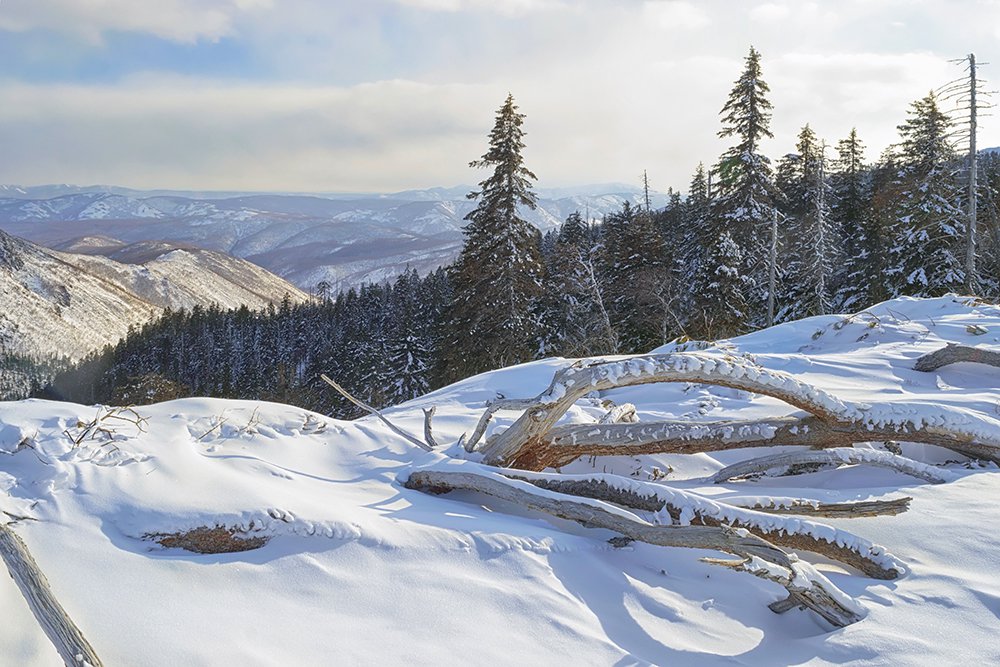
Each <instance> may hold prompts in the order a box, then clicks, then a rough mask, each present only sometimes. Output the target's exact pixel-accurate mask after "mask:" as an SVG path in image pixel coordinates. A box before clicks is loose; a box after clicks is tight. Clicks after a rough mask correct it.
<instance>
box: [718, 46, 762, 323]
mask: <svg viewBox="0 0 1000 667" xmlns="http://www.w3.org/2000/svg"><path fill="white" fill-rule="evenodd" d="M768 92H769V87H768V85H767V83H766V82H765V81H764V79H763V78H762V74H761V68H760V54H759V53H757V51H756V50H755V49H754V48H753V47H751V48H750V53H749V54H748V55H747V57H746V66H745V67H744V70H743V74H742V75H741V76H740V78H739V79H738V80H737V81H736V83H735V85H734V86H733V90H732V92H731V93H730V95H729V99H728V100H727V101H726V104H725V105H724V106H723V107H722V111H721V114H722V123H723V127H722V130H720V131H719V136H720V137H722V138H726V137H735V138H736V140H737V142H736V144H735V145H733V146H732V147H731V148H729V149H728V150H727V151H726V152H725V153H723V154H722V157H721V158H720V159H719V163H718V165H717V167H716V169H715V172H716V173H717V174H718V179H717V186H716V188H715V192H713V193H712V194H713V200H712V213H711V223H712V235H711V237H710V238H709V239H707V241H708V242H709V243H710V244H711V246H710V247H711V250H710V251H709V252H707V253H705V258H706V261H710V260H709V259H708V258H709V257H714V258H715V259H716V260H722V259H725V261H727V262H729V261H731V259H732V257H733V256H734V253H733V252H730V250H731V249H730V248H729V246H730V244H735V245H736V250H737V252H736V253H735V255H738V256H739V257H740V261H741V264H740V265H739V266H734V265H732V264H725V265H719V266H714V267H713V266H708V267H703V270H702V274H703V276H704V275H715V274H718V273H719V271H722V272H731V271H739V272H740V279H735V277H734V279H733V280H727V281H724V282H722V283H719V286H720V287H722V286H724V285H725V286H729V287H733V288H737V287H738V288H739V289H744V290H747V292H745V293H743V294H731V295H729V296H728V297H727V298H728V299H731V300H732V302H733V303H742V304H746V307H745V308H741V309H740V310H741V312H743V313H744V315H745V316H746V317H747V319H746V321H744V322H740V323H735V322H732V320H731V318H730V317H728V315H725V316H724V315H723V313H722V312H721V311H720V312H719V313H715V314H713V313H708V314H707V315H706V316H704V317H702V318H701V319H702V320H704V321H718V322H722V321H730V322H731V323H732V324H733V325H734V326H736V327H737V328H736V329H734V330H732V331H727V332H725V333H726V334H727V335H730V334H733V333H737V332H739V331H743V330H746V329H748V328H749V327H750V326H751V325H752V324H753V323H754V322H756V321H760V320H761V319H762V316H763V313H764V305H763V304H764V303H765V301H766V298H767V294H766V285H767V280H766V276H767V268H768V267H767V262H766V257H767V253H766V250H765V248H766V245H767V244H766V239H767V238H768V229H769V226H770V223H771V217H772V213H773V210H774V188H773V185H772V183H771V165H770V160H769V159H768V158H767V157H766V156H765V155H764V154H763V153H761V152H760V143H761V141H762V140H763V139H765V138H770V137H771V136H772V135H771V130H770V121H771V103H770V102H769V101H768V99H767V93H768ZM723 233H727V234H728V239H727V240H726V242H725V243H723V242H722V239H721V238H720V236H721V235H722V234H723ZM722 248H726V249H727V250H726V252H725V253H720V249H722ZM744 278H745V279H744ZM703 303H704V306H705V307H708V308H716V307H717V308H720V309H722V310H725V311H726V312H729V308H730V307H729V305H727V304H724V303H719V304H715V302H713V301H706V302H703ZM717 328H718V327H717Z"/></svg>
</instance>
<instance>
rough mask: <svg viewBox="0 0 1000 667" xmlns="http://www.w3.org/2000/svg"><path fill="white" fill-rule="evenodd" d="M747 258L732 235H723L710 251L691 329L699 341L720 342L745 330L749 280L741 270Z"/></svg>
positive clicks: (700, 273)
mask: <svg viewBox="0 0 1000 667" xmlns="http://www.w3.org/2000/svg"><path fill="white" fill-rule="evenodd" d="M743 265H744V259H743V256H742V251H741V250H740V246H739V244H737V243H736V242H735V241H734V240H733V238H732V236H731V235H730V234H729V232H722V233H721V234H720V235H719V236H718V238H717V239H716V240H715V242H714V243H713V245H712V246H711V247H709V248H708V254H707V255H706V257H705V261H704V262H702V264H701V266H700V267H699V268H698V274H697V275H696V277H695V283H694V293H693V295H692V298H693V299H694V300H695V301H696V309H695V313H694V317H693V318H692V320H691V322H690V323H689V325H688V326H689V328H690V329H691V330H692V331H694V332H696V335H697V336H698V337H699V338H704V339H709V340H711V339H717V338H724V337H727V336H730V335H732V332H734V331H738V330H740V329H742V328H743V326H744V324H745V322H746V319H747V302H746V300H745V299H744V298H743V295H744V294H746V293H747V282H748V279H747V277H746V276H745V275H743V273H742V272H741V270H740V267H741V266H743Z"/></svg>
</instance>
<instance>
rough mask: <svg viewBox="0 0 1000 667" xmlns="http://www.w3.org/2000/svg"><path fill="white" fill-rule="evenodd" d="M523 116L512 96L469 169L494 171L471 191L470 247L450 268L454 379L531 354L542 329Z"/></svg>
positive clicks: (449, 352)
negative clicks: (527, 215)
mask: <svg viewBox="0 0 1000 667" xmlns="http://www.w3.org/2000/svg"><path fill="white" fill-rule="evenodd" d="M523 122H524V114H521V113H518V112H517V106H516V105H515V104H514V98H513V97H512V96H511V95H508V96H507V100H506V101H505V102H504V104H503V106H501V107H500V109H499V111H497V114H496V124H495V125H494V127H493V130H492V131H491V132H490V135H489V149H488V150H487V151H486V153H485V154H484V155H483V157H482V159H480V160H476V161H473V162H471V163H470V166H471V167H476V168H492V169H493V173H492V174H491V175H490V176H489V177H487V178H486V179H485V180H483V181H482V182H481V183H480V184H479V189H478V190H476V191H475V192H472V193H470V194H469V198H470V199H478V203H477V205H476V208H475V209H473V210H472V211H471V212H470V213H469V214H468V215H467V216H466V220H468V221H469V224H468V225H467V226H466V228H465V231H464V233H465V245H464V247H463V248H462V252H461V254H460V255H459V257H458V259H457V260H456V262H455V264H454V265H453V266H452V269H451V283H452V289H453V299H452V302H451V305H450V309H449V317H448V321H449V327H450V332H451V340H450V341H449V344H448V345H447V346H446V350H445V358H444V364H443V369H442V372H443V374H444V376H445V377H446V378H448V379H450V380H455V379H459V378H462V377H466V376H469V375H472V374H475V373H479V372H482V371H486V370H490V369H494V368H499V367H502V366H507V365H509V364H515V363H519V362H523V361H527V360H529V359H531V358H532V357H533V356H534V355H535V353H536V351H537V347H536V345H537V336H538V332H539V328H540V324H539V317H538V313H537V312H536V311H537V305H538V299H539V297H540V295H541V291H542V264H541V258H540V252H539V244H540V240H541V236H540V234H539V232H538V230H537V229H535V228H534V227H533V226H532V225H531V224H529V223H528V222H527V221H526V220H525V219H524V218H522V217H521V216H520V214H519V209H520V208H521V207H527V208H529V209H533V208H535V202H536V197H535V193H534V192H532V190H531V183H532V181H534V180H535V175H534V174H533V173H532V172H531V171H530V170H529V169H528V168H527V167H525V166H524V161H523V159H522V157H521V151H522V149H523V148H524V143H523V141H522V139H523V137H524V131H523V130H522V129H521V125H522V123H523Z"/></svg>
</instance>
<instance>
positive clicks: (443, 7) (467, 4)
mask: <svg viewBox="0 0 1000 667" xmlns="http://www.w3.org/2000/svg"><path fill="white" fill-rule="evenodd" d="M395 2H397V3H399V4H401V5H405V6H409V7H415V8H417V9H427V10H431V11H444V12H459V11H474V10H487V11H491V12H497V13H499V14H507V15H514V16H517V15H520V14H525V13H527V12H533V11H538V10H543V9H555V8H560V7H565V6H566V5H565V3H564V2H562V1H561V0H395Z"/></svg>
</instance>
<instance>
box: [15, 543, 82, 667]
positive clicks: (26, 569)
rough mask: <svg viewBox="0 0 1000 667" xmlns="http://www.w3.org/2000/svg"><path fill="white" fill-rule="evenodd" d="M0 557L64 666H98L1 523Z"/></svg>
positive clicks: (25, 549)
mask: <svg viewBox="0 0 1000 667" xmlns="http://www.w3.org/2000/svg"><path fill="white" fill-rule="evenodd" d="M0 556H2V557H3V560H4V563H6V565H7V571H8V572H10V576H11V578H13V579H14V582H15V583H16V584H17V587H18V588H20V589H21V594H22V595H24V599H25V601H27V603H28V607H30V608H31V613H33V614H34V615H35V618H36V619H37V620H38V624H39V625H41V626H42V630H44V631H45V634H46V636H48V638H49V641H51V642H52V645H53V646H55V648H56V651H58V652H59V656H60V657H61V658H62V659H63V662H65V663H66V665H67V667H79V666H80V665H91V667H101V664H102V663H101V660H100V658H98V657H97V653H96V652H95V651H94V649H93V647H92V646H91V645H90V643H89V642H88V641H87V639H86V637H84V636H83V633H82V632H80V628H78V627H77V626H76V624H75V623H73V619H71V618H70V617H69V615H68V614H67V613H66V610H65V609H63V607H62V605H61V604H59V601H58V600H56V597H55V595H53V593H52V588H51V587H49V582H48V580H47V579H46V578H45V575H44V574H43V573H42V571H41V569H39V567H38V563H36V562H35V559H34V558H33V557H32V556H31V552H30V551H28V547H27V546H26V545H25V544H24V542H23V541H22V540H21V538H20V537H18V536H17V534H15V533H14V531H12V530H11V529H10V528H9V527H8V526H6V525H4V524H0Z"/></svg>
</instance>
